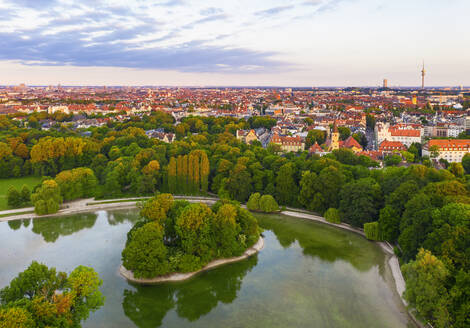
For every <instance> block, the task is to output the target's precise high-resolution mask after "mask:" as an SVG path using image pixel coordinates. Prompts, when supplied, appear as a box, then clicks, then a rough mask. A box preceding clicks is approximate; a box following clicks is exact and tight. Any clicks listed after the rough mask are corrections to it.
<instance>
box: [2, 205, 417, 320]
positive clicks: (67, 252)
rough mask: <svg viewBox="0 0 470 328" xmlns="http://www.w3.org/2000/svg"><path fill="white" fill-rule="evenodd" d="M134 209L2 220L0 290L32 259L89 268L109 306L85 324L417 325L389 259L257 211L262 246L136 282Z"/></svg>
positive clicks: (349, 240)
mask: <svg viewBox="0 0 470 328" xmlns="http://www.w3.org/2000/svg"><path fill="white" fill-rule="evenodd" d="M137 213H138V212H137V210H120V211H109V212H107V211H100V212H97V213H89V214H80V215H74V216H68V217H63V218H42V219H36V220H23V221H10V222H8V223H7V222H1V223H0V246H1V250H2V251H1V252H0V288H2V287H4V286H5V285H7V284H8V283H9V282H10V280H11V279H13V278H14V277H15V276H16V275H17V274H18V273H19V272H20V271H23V270H24V269H25V268H26V267H27V266H28V265H29V264H30V263H31V261H33V260H36V261H39V262H42V263H44V264H46V265H48V266H54V267H56V268H57V270H60V271H66V272H70V271H72V270H73V269H74V268H75V267H76V266H78V265H86V266H91V267H93V268H94V269H95V270H96V271H97V272H98V273H99V275H100V277H101V279H103V285H102V288H101V289H102V292H103V294H104V295H105V296H106V301H105V305H104V306H103V307H102V308H101V309H100V310H98V311H97V312H95V313H92V314H91V315H90V318H89V319H88V320H87V321H86V322H84V323H83V326H84V327H204V328H207V327H257V328H258V327H283V328H284V327H334V328H336V327H393V328H396V327H414V326H413V325H412V324H411V322H410V320H409V318H408V316H407V314H406V310H405V309H404V307H403V306H402V305H401V302H400V299H399V297H398V295H397V294H396V292H394V291H393V278H392V277H391V274H390V270H389V268H388V266H387V265H386V260H387V259H386V256H385V255H384V254H383V252H382V251H381V249H380V248H379V247H378V246H377V245H376V244H374V243H372V242H369V241H367V240H365V239H364V238H362V237H360V236H359V235H356V234H354V233H352V232H349V231H343V230H340V229H336V228H333V227H330V226H327V225H324V224H321V223H316V222H311V221H308V220H303V219H297V218H289V217H286V216H282V215H258V214H257V215H256V216H257V218H258V220H259V222H260V225H261V226H262V227H263V228H264V229H265V231H264V233H263V235H264V237H265V247H264V249H263V250H262V251H261V252H260V253H259V254H257V255H255V256H252V257H251V258H249V259H247V260H243V261H241V262H238V263H232V264H227V265H224V266H222V267H218V268H215V269H212V270H210V271H207V272H204V273H201V274H199V275H197V276H195V277H193V278H191V279H190V280H188V281H185V282H179V283H165V284H160V285H155V286H145V287H144V286H136V285H133V284H130V283H128V282H127V281H126V280H124V279H123V278H121V276H120V275H119V273H118V267H119V265H120V260H121V251H122V249H123V247H124V244H125V240H126V234H127V232H128V231H129V229H130V228H131V227H132V225H133V223H134V222H135V221H136V220H138V214H137Z"/></svg>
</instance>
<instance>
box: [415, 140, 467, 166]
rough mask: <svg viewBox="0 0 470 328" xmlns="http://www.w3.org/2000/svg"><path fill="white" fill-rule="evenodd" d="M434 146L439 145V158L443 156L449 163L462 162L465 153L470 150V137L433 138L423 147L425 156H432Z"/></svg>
mask: <svg viewBox="0 0 470 328" xmlns="http://www.w3.org/2000/svg"><path fill="white" fill-rule="evenodd" d="M433 146H436V147H437V153H438V156H437V157H436V159H437V160H440V159H441V158H443V159H445V160H447V161H448V162H449V163H453V162H457V163H459V162H461V161H462V158H463V156H464V155H465V154H467V153H468V152H470V140H468V139H432V140H429V141H428V142H427V143H426V144H425V145H424V147H423V156H429V157H431V155H432V151H431V148H433Z"/></svg>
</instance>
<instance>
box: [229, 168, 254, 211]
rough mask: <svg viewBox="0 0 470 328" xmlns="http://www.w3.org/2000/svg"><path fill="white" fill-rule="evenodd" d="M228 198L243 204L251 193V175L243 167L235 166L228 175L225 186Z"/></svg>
mask: <svg viewBox="0 0 470 328" xmlns="http://www.w3.org/2000/svg"><path fill="white" fill-rule="evenodd" d="M226 188H227V191H228V193H229V195H230V198H232V199H236V200H238V201H240V202H244V201H246V200H247V199H248V197H249V196H250V194H251V191H252V185H251V175H250V172H248V170H247V168H246V166H245V165H242V164H237V165H235V167H234V168H233V170H232V171H231V173H230V177H229V178H228V180H227V185H226Z"/></svg>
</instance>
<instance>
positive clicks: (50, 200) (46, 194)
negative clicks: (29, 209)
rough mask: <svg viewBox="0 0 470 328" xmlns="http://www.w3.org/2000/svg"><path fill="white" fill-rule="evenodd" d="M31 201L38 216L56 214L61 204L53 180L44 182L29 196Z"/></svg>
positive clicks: (57, 188) (58, 192) (56, 185)
mask: <svg viewBox="0 0 470 328" xmlns="http://www.w3.org/2000/svg"><path fill="white" fill-rule="evenodd" d="M31 201H32V202H33V204H34V211H35V212H36V214H38V215H44V214H51V213H56V212H57V211H58V210H59V208H60V204H62V196H61V194H60V188H59V185H58V184H57V183H56V182H55V181H54V180H45V181H44V182H43V183H42V185H41V186H40V187H39V188H38V189H37V190H36V192H35V193H33V194H32V195H31Z"/></svg>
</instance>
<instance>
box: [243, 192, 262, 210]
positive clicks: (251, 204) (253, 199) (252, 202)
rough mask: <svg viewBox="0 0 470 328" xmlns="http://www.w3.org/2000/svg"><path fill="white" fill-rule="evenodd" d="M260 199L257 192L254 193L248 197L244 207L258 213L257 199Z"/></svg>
mask: <svg viewBox="0 0 470 328" xmlns="http://www.w3.org/2000/svg"><path fill="white" fill-rule="evenodd" d="M260 198H261V195H260V193H259V192H255V193H253V194H251V195H250V198H249V199H248V202H247V203H246V207H247V208H248V209H249V210H250V211H259V209H260V207H259V199H260Z"/></svg>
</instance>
